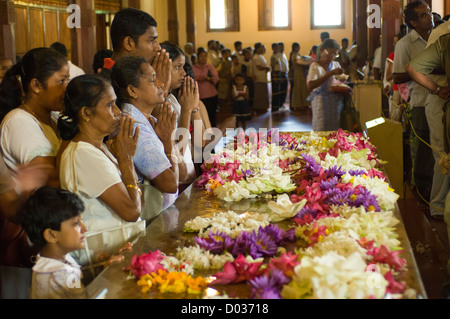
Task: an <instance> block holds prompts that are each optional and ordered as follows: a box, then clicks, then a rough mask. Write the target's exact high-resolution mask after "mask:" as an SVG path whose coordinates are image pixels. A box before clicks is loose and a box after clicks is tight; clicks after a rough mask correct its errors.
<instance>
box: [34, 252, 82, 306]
mask: <svg viewBox="0 0 450 319" xmlns="http://www.w3.org/2000/svg"><path fill="white" fill-rule="evenodd" d="M82 277H83V275H82V272H81V269H80V265H78V264H77V263H76V262H75V260H74V259H73V258H72V257H71V256H70V255H66V262H62V261H60V260H56V259H53V258H46V257H41V256H40V255H38V256H37V260H36V264H35V265H34V267H33V275H32V283H31V298H32V299H77V298H86V297H87V294H86V291H85V289H84V286H83V284H82V283H81V279H82Z"/></svg>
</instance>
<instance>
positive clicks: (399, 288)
mask: <svg viewBox="0 0 450 319" xmlns="http://www.w3.org/2000/svg"><path fill="white" fill-rule="evenodd" d="M384 279H386V281H387V282H388V286H387V287H386V292H387V293H391V294H401V293H403V292H404V291H405V290H406V284H405V283H403V282H399V281H395V279H394V275H393V274H392V272H391V271H388V272H387V273H386V274H385V275H384Z"/></svg>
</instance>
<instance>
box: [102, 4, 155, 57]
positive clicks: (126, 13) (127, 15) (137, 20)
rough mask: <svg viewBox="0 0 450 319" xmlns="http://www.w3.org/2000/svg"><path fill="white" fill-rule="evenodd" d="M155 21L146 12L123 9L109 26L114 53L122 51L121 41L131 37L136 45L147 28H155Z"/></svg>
mask: <svg viewBox="0 0 450 319" xmlns="http://www.w3.org/2000/svg"><path fill="white" fill-rule="evenodd" d="M157 26H158V24H157V23H156V20H155V19H154V18H153V17H152V16H151V15H150V14H148V13H147V12H144V11H142V10H139V9H135V8H125V9H122V10H120V11H119V12H117V13H116V15H115V16H114V20H113V22H112V24H111V32H110V33H111V42H112V47H113V50H114V51H115V52H117V51H120V50H121V49H122V41H123V39H125V38H126V37H128V36H129V37H131V38H132V39H133V41H134V42H135V43H136V44H137V43H138V41H139V37H140V36H142V35H143V34H144V33H145V32H146V31H147V30H148V28H149V27H157Z"/></svg>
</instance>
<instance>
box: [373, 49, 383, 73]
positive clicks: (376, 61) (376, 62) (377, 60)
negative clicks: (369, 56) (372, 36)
mask: <svg viewBox="0 0 450 319" xmlns="http://www.w3.org/2000/svg"><path fill="white" fill-rule="evenodd" d="M381 53H382V52H381V47H378V48H376V49H375V53H374V54H373V67H374V68H376V69H381Z"/></svg>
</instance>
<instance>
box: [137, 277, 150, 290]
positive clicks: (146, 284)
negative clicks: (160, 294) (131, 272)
mask: <svg viewBox="0 0 450 319" xmlns="http://www.w3.org/2000/svg"><path fill="white" fill-rule="evenodd" d="M137 284H138V286H142V288H141V291H142V293H146V292H148V291H149V290H150V289H151V288H152V286H153V282H152V277H151V276H150V275H144V276H142V277H141V278H140V279H139V281H138V283H137Z"/></svg>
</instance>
